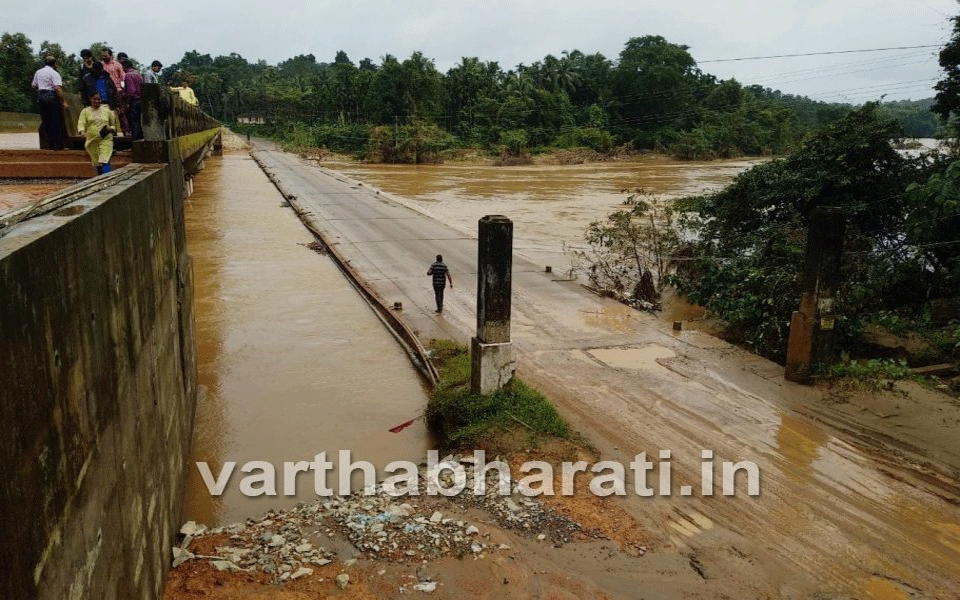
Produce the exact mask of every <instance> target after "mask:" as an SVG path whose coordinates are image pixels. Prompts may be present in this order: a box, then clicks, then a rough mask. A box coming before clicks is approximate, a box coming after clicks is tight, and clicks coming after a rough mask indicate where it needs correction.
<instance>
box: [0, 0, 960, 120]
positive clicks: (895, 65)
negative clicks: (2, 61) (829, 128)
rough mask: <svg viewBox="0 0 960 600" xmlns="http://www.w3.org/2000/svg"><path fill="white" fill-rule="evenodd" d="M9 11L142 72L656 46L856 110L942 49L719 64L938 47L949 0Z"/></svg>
mask: <svg viewBox="0 0 960 600" xmlns="http://www.w3.org/2000/svg"><path fill="white" fill-rule="evenodd" d="M2 2H3V4H4V5H5V6H4V9H3V18H2V19H0V28H2V29H3V31H7V32H22V33H25V34H27V36H28V37H30V39H31V40H32V41H33V43H34V48H35V49H36V48H37V47H38V46H39V44H40V42H41V41H43V40H50V41H53V42H59V43H60V44H61V45H62V46H63V47H64V50H66V51H67V52H68V53H69V52H74V53H79V50H80V49H81V48H83V47H85V46H87V45H89V44H90V43H93V42H97V41H107V42H109V43H110V44H111V45H113V48H114V50H115V51H125V52H127V53H128V54H130V55H131V56H133V57H134V58H136V59H137V60H139V61H140V62H141V63H148V64H149V62H150V61H152V60H154V59H158V60H160V61H161V62H163V63H164V64H166V65H169V64H171V63H173V62H176V61H177V60H179V59H180V57H181V56H182V55H183V53H184V52H185V51H187V50H197V51H199V52H201V53H209V54H211V55H213V56H216V55H219V54H229V53H230V52H237V53H239V54H241V55H242V56H243V57H244V58H246V59H247V60H250V61H251V62H253V61H256V60H258V59H264V60H266V61H267V62H268V63H270V64H275V63H277V62H278V61H281V60H283V59H285V58H289V57H291V56H295V55H297V54H308V53H312V54H314V55H315V56H316V57H317V60H318V61H322V62H331V61H332V60H333V57H334V56H335V54H336V52H337V50H344V51H345V52H346V53H347V55H348V56H349V57H350V59H351V60H353V61H354V63H356V62H358V61H359V60H360V59H362V58H365V57H369V58H371V59H373V60H374V61H375V62H378V63H379V60H380V58H381V57H382V56H384V55H385V54H392V55H394V56H396V57H398V58H400V59H403V58H406V57H409V56H410V54H411V53H413V52H414V51H416V50H419V51H421V52H423V54H424V55H425V56H426V57H428V58H432V59H434V60H435V62H436V66H437V68H438V69H439V70H440V71H442V72H445V71H446V70H447V69H449V68H450V67H451V66H453V65H454V64H456V63H457V62H459V61H460V59H461V58H462V57H464V56H477V57H479V58H480V59H481V60H493V61H497V62H499V63H500V66H501V67H503V68H504V69H508V68H512V67H514V66H516V65H517V64H518V63H524V64H530V63H532V62H535V61H537V60H540V59H542V58H543V57H544V56H545V55H547V54H554V55H556V56H559V55H560V53H561V52H562V51H564V50H580V51H582V52H584V53H587V54H591V53H595V52H600V53H601V54H603V55H604V56H606V57H607V58H609V59H616V58H617V56H618V55H619V53H620V50H621V49H622V48H623V45H624V43H625V42H626V41H627V40H628V39H630V38H631V37H639V36H643V35H662V36H664V37H665V38H666V39H667V40H668V41H670V42H673V43H676V44H684V45H687V46H689V47H690V53H691V55H692V56H693V57H694V59H695V60H697V61H698V63H700V67H701V69H702V70H704V71H705V72H707V73H712V74H714V75H716V76H718V77H720V78H723V79H726V78H730V77H734V78H736V79H737V80H739V81H740V82H741V83H744V84H752V83H760V84H762V85H765V86H767V87H771V88H774V89H780V90H782V91H784V92H789V93H797V94H805V95H809V96H811V97H813V98H816V99H820V100H826V101H851V102H862V101H865V100H871V99H876V98H878V97H879V96H880V95H881V94H884V93H886V94H887V98H886V99H887V100H891V99H902V98H914V99H919V98H923V97H928V96H931V95H932V94H933V92H932V90H931V89H930V88H931V86H932V83H933V82H935V81H936V79H938V78H939V77H940V70H939V66H938V65H937V52H938V48H925V49H916V50H898V51H887V52H869V53H856V54H840V55H832V56H813V57H804V58H789V59H787V58H785V59H771V60H751V61H737V62H707V61H711V60H714V59H728V58H741V57H752V56H768V55H778V54H794V53H805V52H826V51H838V50H859V49H867V48H884V47H891V46H920V45H930V44H933V45H937V46H941V45H942V44H944V43H945V42H946V41H947V40H948V39H949V37H950V32H951V23H950V22H949V19H950V18H951V17H952V16H954V15H957V14H958V13H960V5H958V4H957V2H956V1H955V0H885V1H880V0H829V1H827V0H766V1H764V0H726V1H710V2H708V1H700V0H666V1H661V2H655V3H654V2H649V1H645V0H623V1H612V0H573V1H567V0H554V1H552V2H538V1H532V0H513V1H503V0H484V1H480V2H477V1H472V0H430V1H427V0H420V1H411V2H387V1H379V2H369V1H366V0H354V1H352V2H347V1H341V0H313V1H311V2H301V1H296V0H268V1H261V2H249V1H242V2H232V1H230V2H228V1H227V0H194V1H192V2H182V1H180V0H173V1H171V2H166V3H163V2H159V1H157V0H151V1H145V0H109V1H103V0H92V1H91V0H85V1H81V2H57V3H51V2H47V1H40V2H23V3H17V9H16V10H15V11H13V10H10V9H9V4H10V3H11V2H12V0H2Z"/></svg>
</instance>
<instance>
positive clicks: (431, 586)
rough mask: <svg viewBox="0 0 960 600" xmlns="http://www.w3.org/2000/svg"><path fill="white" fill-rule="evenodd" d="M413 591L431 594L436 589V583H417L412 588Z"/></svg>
mask: <svg viewBox="0 0 960 600" xmlns="http://www.w3.org/2000/svg"><path fill="white" fill-rule="evenodd" d="M413 589H415V590H417V591H418V592H425V593H427V594H429V593H430V592H433V591H435V590H436V589H437V582H436V581H425V582H423V583H418V584H416V585H414V586H413Z"/></svg>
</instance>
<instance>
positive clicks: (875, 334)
mask: <svg viewBox="0 0 960 600" xmlns="http://www.w3.org/2000/svg"><path fill="white" fill-rule="evenodd" d="M955 25H956V28H955V30H954V35H953V39H952V40H951V42H950V43H949V44H948V46H947V47H946V48H945V49H944V50H943V52H942V53H941V55H940V61H941V66H942V67H943V68H944V70H945V72H946V74H947V77H946V78H945V79H944V80H942V81H941V82H940V84H938V86H937V89H938V90H939V93H938V95H937V98H936V101H935V102H931V103H925V104H926V105H927V106H928V108H929V110H928V112H929V117H924V118H923V119H917V121H918V125H917V126H919V123H927V126H929V125H930V124H929V121H930V120H931V119H933V120H935V121H936V122H937V126H938V127H939V128H941V129H942V130H945V131H947V132H948V133H949V143H950V151H949V152H948V153H937V154H927V155H920V156H917V155H916V154H907V153H904V152H902V151H901V150H900V148H902V144H901V141H902V139H903V138H904V137H905V135H906V132H905V131H904V127H903V120H902V119H901V120H897V119H895V118H892V117H893V116H895V113H896V112H897V111H902V110H904V109H907V108H908V107H909V103H897V104H896V106H893V107H890V106H888V107H883V106H880V105H879V104H877V103H867V104H865V105H864V106H862V107H860V108H857V109H854V110H850V111H846V112H845V114H843V115H842V116H840V117H839V118H838V119H836V120H835V121H833V122H831V123H829V124H827V125H825V126H823V127H821V128H820V129H818V130H817V131H816V132H814V133H813V134H811V135H810V136H809V137H808V138H807V139H805V140H804V141H803V142H802V143H801V144H800V145H799V146H798V147H797V148H796V149H795V150H794V151H793V152H791V153H790V154H788V155H787V156H785V157H783V158H780V159H777V160H771V161H769V162H765V163H763V164H760V165H757V166H755V167H753V168H751V169H749V170H747V171H745V172H743V173H741V174H740V175H739V176H738V177H736V178H735V180H734V181H733V182H732V183H731V184H730V185H729V186H728V187H726V188H725V189H723V190H720V191H718V192H715V193H710V194H705V195H701V196H696V197H689V198H683V199H681V200H679V201H677V202H675V203H670V204H665V203H663V202H658V201H657V200H656V199H652V198H648V197H645V196H643V195H642V194H634V195H632V196H630V197H629V198H628V199H627V200H626V201H625V202H624V205H623V207H622V209H620V210H618V211H616V212H614V213H613V214H611V215H610V216H609V217H608V218H607V219H606V220H604V221H598V222H595V223H593V224H592V225H591V226H590V227H589V228H588V230H587V232H586V234H585V238H586V241H587V242H588V249H587V250H585V251H580V252H579V253H578V256H576V258H579V259H580V268H581V269H582V271H583V272H584V273H585V274H586V276H587V278H588V279H589V280H590V282H591V284H592V285H594V286H595V287H596V288H598V291H600V292H601V293H606V294H609V295H611V296H614V297H617V298H619V299H620V300H622V301H624V302H626V303H629V304H633V305H635V306H638V307H641V308H650V309H655V308H657V305H658V301H659V296H660V292H661V291H662V290H663V288H664V287H666V286H673V287H674V288H675V289H676V290H677V291H678V292H680V293H681V294H682V295H683V296H685V298H686V299H687V300H689V301H690V302H692V303H695V304H698V305H700V306H702V307H705V308H707V309H709V310H710V311H711V312H712V313H713V314H714V315H715V316H716V317H718V318H719V319H720V320H721V322H722V327H723V335H724V336H725V337H726V338H727V339H729V340H731V341H733V342H736V343H739V344H742V345H744V346H745V347H748V348H749V349H751V350H752V351H754V352H756V353H758V354H761V355H763V356H766V357H769V358H772V359H774V360H777V361H781V362H782V361H783V359H784V358H785V354H786V345H787V337H788V333H789V324H790V316H791V314H792V312H793V311H795V310H797V309H798V306H799V300H800V285H801V270H802V263H803V259H804V253H805V247H806V240H807V231H808V225H809V215H810V213H811V211H812V210H813V209H814V208H817V207H839V208H841V209H842V210H843V211H844V213H845V215H846V232H845V237H844V251H843V259H842V260H843V263H842V268H841V272H842V284H841V286H840V289H839V290H838V292H837V293H836V298H835V301H836V304H835V306H834V311H833V312H834V313H835V314H836V315H837V316H838V320H837V322H836V323H837V324H836V336H835V340H834V350H835V352H836V354H835V356H834V359H833V361H834V363H835V364H836V365H838V366H830V365H824V366H822V368H821V371H820V372H821V374H822V375H823V376H824V377H828V378H830V377H833V378H835V377H857V378H886V379H903V378H909V377H911V376H912V375H911V373H912V372H911V371H910V368H911V367H919V366H926V365H931V364H935V363H953V364H955V365H956V364H957V363H958V362H960V143H958V128H957V121H956V118H957V116H958V114H960V18H957V19H955ZM928 131H929V128H928ZM955 375H956V373H954V376H955ZM958 383H960V382H957V381H954V385H957V384H958ZM957 387H960V386H957ZM958 391H960V390H958Z"/></svg>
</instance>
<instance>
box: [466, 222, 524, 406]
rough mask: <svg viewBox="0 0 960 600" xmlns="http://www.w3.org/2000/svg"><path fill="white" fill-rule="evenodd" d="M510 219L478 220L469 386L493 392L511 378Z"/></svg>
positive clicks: (472, 388)
mask: <svg viewBox="0 0 960 600" xmlns="http://www.w3.org/2000/svg"><path fill="white" fill-rule="evenodd" d="M512 267H513V222H512V221H511V220H510V219H508V218H507V217H504V216H503V215H488V216H486V217H483V218H482V219H480V222H479V239H478V243H477V336H476V337H474V338H473V339H472V340H471V348H470V350H471V363H472V369H471V378H470V387H471V390H472V391H473V393H475V394H490V393H493V392H495V391H497V390H499V389H500V388H502V387H503V386H505V385H506V384H507V383H509V382H510V380H511V379H513V375H514V372H515V371H516V362H515V361H514V358H513V345H512V343H511V342H510V294H511V282H510V280H511V270H512Z"/></svg>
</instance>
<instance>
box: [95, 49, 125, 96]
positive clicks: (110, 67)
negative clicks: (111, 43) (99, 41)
mask: <svg viewBox="0 0 960 600" xmlns="http://www.w3.org/2000/svg"><path fill="white" fill-rule="evenodd" d="M100 62H101V63H102V64H103V70H104V71H106V72H107V75H109V76H110V79H112V80H113V85H115V86H117V91H121V90H122V89H123V76H124V72H123V67H122V66H120V63H119V62H117V61H115V60H113V50H111V49H110V48H104V49H103V50H101V51H100Z"/></svg>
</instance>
